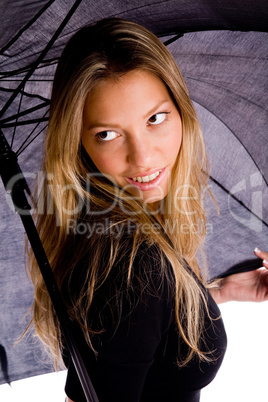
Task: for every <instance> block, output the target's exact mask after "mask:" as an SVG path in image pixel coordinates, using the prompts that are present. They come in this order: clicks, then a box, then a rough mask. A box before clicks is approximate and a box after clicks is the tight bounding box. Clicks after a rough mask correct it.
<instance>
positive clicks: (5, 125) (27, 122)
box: [1, 117, 48, 128]
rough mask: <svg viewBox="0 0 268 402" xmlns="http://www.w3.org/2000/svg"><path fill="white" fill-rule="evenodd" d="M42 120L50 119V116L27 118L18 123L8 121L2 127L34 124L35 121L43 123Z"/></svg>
mask: <svg viewBox="0 0 268 402" xmlns="http://www.w3.org/2000/svg"><path fill="white" fill-rule="evenodd" d="M42 121H48V117H45V118H43V117H39V118H36V119H31V120H25V121H18V122H17V124H16V123H6V124H3V125H2V126H1V127H2V128H9V127H14V125H16V126H17V127H18V126H27V125H28V124H34V123H41V122H42Z"/></svg>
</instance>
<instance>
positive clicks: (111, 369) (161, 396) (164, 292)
mask: <svg viewBox="0 0 268 402" xmlns="http://www.w3.org/2000/svg"><path fill="white" fill-rule="evenodd" d="M167 268H168V267H167ZM135 270H136V271H137V270H138V271H139V280H137V281H140V279H141V278H140V275H141V272H142V271H143V270H146V271H147V272H149V271H150V278H151V280H152V281H151V283H150V285H149V286H148V287H147V289H146V290H145V291H144V292H143V293H142V296H141V295H140V294H139V293H138V298H137V297H135V296H136V295H135V290H134V291H133V293H132V294H131V295H130V294H129V293H128V294H127V295H126V296H125V297H124V298H123V304H122V318H121V321H120V324H119V326H118V327H117V328H113V329H112V328H111V330H110V331H109V329H108V331H106V332H104V333H103V334H102V335H100V336H99V337H98V347H97V349H98V358H97V360H95V358H94V356H93V354H92V352H91V350H90V349H89V347H88V346H87V345H86V344H85V343H83V341H81V342H82V343H83V345H82V344H81V345H80V346H82V353H83V357H84V358H85V362H86V365H87V368H88V371H89V375H90V378H91V380H92V383H93V385H94V388H95V390H96V393H97V395H98V398H99V400H100V402H108V401H109V402H138V401H141V402H149V401H152V402H160V401H161V402H166V401H167V402H172V401H174V402H175V401H176V402H178V401H179V402H198V401H199V399H200V390H201V389H202V388H203V387H205V386H206V385H207V384H209V383H210V382H211V381H212V380H213V378H214V377H215V375H216V373H217V371H218V369H219V367H220V365H221V363H222V360H223V357H224V353H225V350H226V344H227V340H226V333H225V330H224V325H223V322H222V319H221V318H220V311H219V309H218V306H217V305H216V303H215V301H214V300H213V298H212V297H211V296H210V294H209V292H207V291H206V290H205V289H204V288H203V290H204V292H206V293H207V297H208V307H209V313H210V316H211V318H212V320H211V319H210V318H209V317H208V315H207V314H206V313H205V326H204V332H203V337H202V338H203V339H202V341H201V345H200V349H201V350H202V351H213V354H210V355H209V356H210V358H212V359H213V361H212V362H210V363H208V362H200V360H199V359H198V358H197V357H194V358H192V360H191V361H190V362H189V363H188V364H187V366H184V367H179V366H178V364H177V363H176V360H177V357H178V356H180V357H183V356H186V353H187V350H188V349H187V346H186V344H185V343H184V341H183V340H182V339H181V337H180V335H179V334H178V331H177V328H176V322H175V316H174V308H173V299H174V298H173V296H172V287H171V284H170V282H171V281H170V280H168V279H165V280H164V281H160V273H159V265H158V264H157V263H156V259H155V258H153V254H152V253H149V252H148V249H147V250H145V252H143V253H140V254H139V255H138V256H137V257H136V258H135V260H134V272H135ZM193 275H194V274H193ZM194 277H195V275H194ZM195 278H196V277H195ZM146 280H148V277H147V276H146ZM196 280H197V281H198V279H197V278H196ZM108 286H109V284H108ZM200 286H201V287H202V285H201V284H200ZM134 289H138V286H136V287H135V277H134ZM107 290H108V288H107ZM133 306H134V307H133ZM65 361H66V365H67V367H68V375H67V380H66V387H65V392H66V394H67V395H68V396H69V398H71V399H72V400H74V401H75V402H84V401H85V397H84V394H83V391H82V388H81V385H80V382H79V380H78V377H77V375H76V372H75V369H74V366H73V364H72V361H71V359H69V361H68V362H67V359H65Z"/></svg>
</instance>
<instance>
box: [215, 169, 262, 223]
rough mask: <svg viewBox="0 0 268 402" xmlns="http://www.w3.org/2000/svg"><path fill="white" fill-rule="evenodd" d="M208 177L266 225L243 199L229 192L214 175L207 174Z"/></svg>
mask: <svg viewBox="0 0 268 402" xmlns="http://www.w3.org/2000/svg"><path fill="white" fill-rule="evenodd" d="M209 178H210V179H211V181H213V182H214V183H215V184H216V185H217V186H219V187H220V188H221V189H222V190H223V191H225V193H227V194H228V195H229V196H230V197H232V198H233V199H234V200H235V201H236V202H238V203H239V204H240V205H241V206H242V207H244V208H245V209H246V210H247V211H248V212H250V213H251V214H252V215H254V216H255V218H257V219H258V220H259V221H260V222H262V223H263V224H264V225H265V226H267V227H268V223H267V222H265V221H264V220H263V219H262V218H260V217H259V216H258V215H256V214H255V212H253V211H252V210H251V209H250V208H249V207H247V206H246V204H244V203H243V201H241V200H239V198H237V197H236V196H235V195H234V194H232V193H230V191H229V190H227V188H226V187H224V186H223V185H222V184H221V183H220V182H219V181H218V180H216V179H215V178H214V177H212V176H211V175H209Z"/></svg>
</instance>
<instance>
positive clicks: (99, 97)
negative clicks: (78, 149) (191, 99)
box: [82, 70, 182, 203]
mask: <svg viewBox="0 0 268 402" xmlns="http://www.w3.org/2000/svg"><path fill="white" fill-rule="evenodd" d="M141 99H142V102H141ZM181 138H182V127H181V118H180V114H179V112H178V110H177V108H176V106H175V104H174V102H173V100H172V99H171V96H170V95H169V92H168V89H167V87H166V86H165V84H164V83H163V81H162V80H161V79H160V78H158V77H157V76H156V75H155V74H153V73H151V72H148V71H146V70H134V71H131V72H128V73H126V74H125V75H123V76H122V77H120V78H117V79H116V80H115V79H113V78H111V79H109V80H105V81H104V82H102V83H101V84H99V85H98V86H96V87H95V88H94V90H93V91H91V92H90V93H89V94H88V96H87V100H86V103H85V109H84V119H83V132H82V142H83V145H84V147H85V149H86V151H87V153H88V155H89V156H90V158H91V160H92V161H93V162H94V164H95V165H96V167H97V168H98V170H99V171H100V172H102V173H103V174H105V176H106V177H108V178H111V179H112V180H114V181H115V183H116V184H117V185H118V186H119V187H120V188H122V189H125V190H126V191H127V192H129V193H130V194H132V195H134V196H137V197H140V198H141V200H143V201H146V202H147V203H151V202H156V201H159V200H163V199H164V198H165V197H166V195H167V193H168V189H169V188H170V180H171V172H172V169H173V168H174V165H175V162H176V159H177V156H178V154H179V150H180V146H181Z"/></svg>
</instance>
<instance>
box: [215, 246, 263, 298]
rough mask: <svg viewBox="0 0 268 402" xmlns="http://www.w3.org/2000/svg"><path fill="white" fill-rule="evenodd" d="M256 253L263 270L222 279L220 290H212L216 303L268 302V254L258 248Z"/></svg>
mask: <svg viewBox="0 0 268 402" xmlns="http://www.w3.org/2000/svg"><path fill="white" fill-rule="evenodd" d="M254 253H255V255H256V256H257V257H259V258H261V259H262V265H263V267H262V268H259V269H256V270H254V271H249V272H242V273H239V274H234V275H230V276H228V277H227V278H224V279H222V281H221V283H220V288H217V289H210V293H211V295H212V297H213V298H214V300H215V301H216V303H218V304H220V303H224V302H227V301H251V302H262V301H266V300H268V253H266V252H264V251H261V250H259V249H258V248H256V249H255V250H254Z"/></svg>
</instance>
